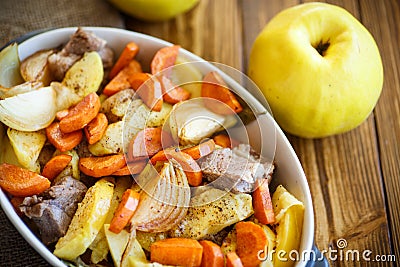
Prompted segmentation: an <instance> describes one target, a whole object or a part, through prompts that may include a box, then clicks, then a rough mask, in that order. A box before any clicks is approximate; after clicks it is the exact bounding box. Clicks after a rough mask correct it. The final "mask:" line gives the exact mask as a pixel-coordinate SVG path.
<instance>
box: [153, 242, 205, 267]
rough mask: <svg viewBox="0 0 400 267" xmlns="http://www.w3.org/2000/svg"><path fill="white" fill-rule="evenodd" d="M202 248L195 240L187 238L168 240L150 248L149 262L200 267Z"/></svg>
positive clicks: (154, 244) (156, 243)
mask: <svg viewBox="0 0 400 267" xmlns="http://www.w3.org/2000/svg"><path fill="white" fill-rule="evenodd" d="M202 255H203V247H202V246H201V245H200V243H199V242H198V241H197V240H194V239H189V238H168V239H163V240H159V241H156V242H154V243H153V244H151V246H150V260H151V261H152V262H158V263H161V264H166V265H175V266H185V267H186V266H187V267H191V266H200V265H201V259H202Z"/></svg>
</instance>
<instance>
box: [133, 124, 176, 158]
mask: <svg viewBox="0 0 400 267" xmlns="http://www.w3.org/2000/svg"><path fill="white" fill-rule="evenodd" d="M172 144H173V139H172V137H171V135H170V134H169V133H168V132H166V131H163V130H162V129H161V128H145V129H143V130H141V131H140V132H138V133H137V134H136V135H135V136H134V137H133V138H132V140H131V142H130V143H129V147H128V160H129V161H131V160H133V159H135V158H137V157H148V158H149V157H152V156H153V155H155V154H156V153H157V152H158V151H160V150H162V149H163V147H169V146H171V145H172Z"/></svg>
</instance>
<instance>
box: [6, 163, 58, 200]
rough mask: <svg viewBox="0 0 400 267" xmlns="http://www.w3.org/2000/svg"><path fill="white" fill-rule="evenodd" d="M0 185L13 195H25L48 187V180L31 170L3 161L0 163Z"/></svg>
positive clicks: (37, 192)
mask: <svg viewBox="0 0 400 267" xmlns="http://www.w3.org/2000/svg"><path fill="white" fill-rule="evenodd" d="M0 187H1V188H2V189H3V190H5V191H6V192H8V193H9V194H11V195H12V196H14V197H27V196H32V195H37V194H40V193H42V192H43V191H44V190H46V189H48V188H49V187H50V181H49V180H48V179H47V178H45V177H43V176H41V175H39V174H37V173H35V172H33V171H30V170H27V169H24V168H21V167H18V166H15V165H12V164H8V163H3V164H1V165H0Z"/></svg>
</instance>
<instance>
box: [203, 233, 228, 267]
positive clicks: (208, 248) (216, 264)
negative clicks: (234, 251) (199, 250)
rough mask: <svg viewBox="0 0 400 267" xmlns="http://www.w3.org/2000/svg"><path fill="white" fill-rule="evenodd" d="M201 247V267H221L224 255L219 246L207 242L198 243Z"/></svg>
mask: <svg viewBox="0 0 400 267" xmlns="http://www.w3.org/2000/svg"><path fill="white" fill-rule="evenodd" d="M199 243H200V245H201V246H202V247H203V257H202V260H201V267H223V266H224V254H223V253H222V249H221V247H220V246H218V245H217V244H215V243H214V242H212V241H209V240H201V241H199Z"/></svg>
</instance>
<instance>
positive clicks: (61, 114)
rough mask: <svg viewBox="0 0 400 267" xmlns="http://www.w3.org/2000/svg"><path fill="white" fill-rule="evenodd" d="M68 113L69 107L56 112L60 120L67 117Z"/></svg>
mask: <svg viewBox="0 0 400 267" xmlns="http://www.w3.org/2000/svg"><path fill="white" fill-rule="evenodd" d="M68 113H69V110H68V109H63V110H60V111H58V112H57V113H56V119H57V120H58V121H60V120H62V119H63V118H65V117H66V116H67V115H68Z"/></svg>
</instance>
